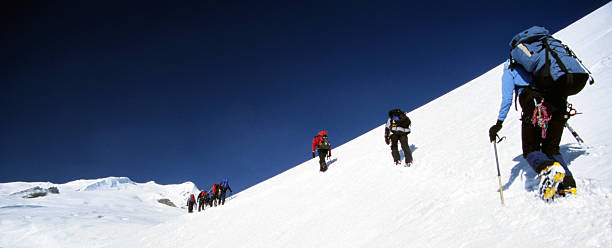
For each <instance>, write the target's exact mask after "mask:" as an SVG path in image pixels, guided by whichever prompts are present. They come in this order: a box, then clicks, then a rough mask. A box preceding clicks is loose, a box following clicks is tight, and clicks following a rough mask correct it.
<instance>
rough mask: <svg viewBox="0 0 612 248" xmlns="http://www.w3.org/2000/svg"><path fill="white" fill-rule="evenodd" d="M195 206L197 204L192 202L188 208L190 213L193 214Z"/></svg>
mask: <svg viewBox="0 0 612 248" xmlns="http://www.w3.org/2000/svg"><path fill="white" fill-rule="evenodd" d="M193 204H195V202H190V203H189V204H188V205H187V207H188V211H189V212H190V213H191V212H193Z"/></svg>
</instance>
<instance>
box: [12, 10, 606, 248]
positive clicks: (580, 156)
mask: <svg viewBox="0 0 612 248" xmlns="http://www.w3.org/2000/svg"><path fill="white" fill-rule="evenodd" d="M554 36H555V37H557V38H559V39H561V40H563V41H564V43H566V44H568V45H570V47H572V49H573V50H574V52H576V54H577V55H578V56H579V57H580V58H581V59H582V60H583V62H584V64H585V65H586V66H587V67H588V68H589V69H590V70H591V72H592V73H593V75H594V77H595V80H596V83H595V84H594V85H588V86H587V87H586V88H585V89H584V90H583V91H582V92H581V93H580V94H579V95H577V96H572V97H570V99H569V100H570V102H571V103H573V104H574V107H575V108H577V109H578V110H579V112H582V113H584V114H581V115H578V116H575V117H574V118H572V119H571V120H570V121H569V123H570V125H572V127H574V128H575V129H576V131H577V132H578V133H579V134H580V136H581V137H582V138H583V139H584V141H585V144H584V145H583V146H580V145H579V144H578V143H577V142H576V140H575V139H574V137H573V136H572V135H571V134H570V133H569V132H567V131H566V132H565V133H564V137H563V139H562V142H561V151H562V153H563V155H564V157H565V159H566V160H567V161H568V162H570V169H571V171H572V172H573V173H574V177H575V179H576V181H577V186H578V195H577V196H575V197H571V198H566V199H559V200H556V201H555V202H553V203H544V202H543V201H541V200H539V199H538V198H537V196H536V192H535V191H534V190H535V188H536V187H537V183H538V180H537V179H536V178H535V172H533V171H532V170H531V169H530V168H529V166H528V165H527V163H526V162H525V160H524V159H523V158H522V156H521V139H520V121H519V120H518V119H519V112H518V111H514V110H511V111H510V113H509V115H508V118H507V119H506V121H505V123H504V127H503V129H502V131H501V132H500V135H503V136H506V137H507V139H506V140H504V141H503V142H502V143H500V144H498V146H497V148H498V152H499V159H500V169H501V181H502V184H503V189H504V190H503V195H504V200H505V205H502V204H501V200H500V192H499V181H498V177H497V169H496V165H495V156H494V150H493V145H492V144H491V143H489V141H488V128H489V127H490V126H491V125H492V124H494V123H495V120H496V117H497V113H498V108H499V104H500V99H501V97H500V94H501V92H500V78H501V73H502V72H501V70H502V67H501V64H500V65H499V66H497V67H495V68H493V69H492V70H490V71H489V72H487V73H485V74H483V75H482V76H480V77H478V78H476V79H474V80H472V81H470V82H468V83H467V84H465V85H463V86H461V87H459V88H457V89H455V90H453V91H452V92H449V93H448V94H445V95H443V96H441V97H439V98H438V99H436V100H434V101H432V102H430V103H428V104H426V105H424V106H422V107H420V108H418V109H416V110H414V111H412V112H410V113H409V116H410V118H411V119H412V122H413V126H412V134H410V135H409V142H410V144H411V146H412V151H413V156H414V162H415V165H413V166H412V167H410V168H403V167H397V166H394V165H393V162H392V159H391V154H390V149H389V147H388V146H386V145H385V144H384V141H383V133H384V126H383V125H381V126H378V127H377V128H375V129H373V130H371V131H369V132H367V133H365V134H363V135H361V136H359V137H357V138H355V139H354V140H352V141H350V142H348V143H346V144H344V145H342V146H340V147H338V148H336V149H334V152H333V154H334V157H333V158H332V160H331V162H330V167H329V170H328V171H327V172H325V173H320V172H319V171H318V163H317V160H316V159H313V160H309V161H306V162H304V163H302V164H300V165H298V166H295V167H294V168H291V169H289V170H287V171H285V172H283V173H281V174H279V175H277V176H275V177H272V178H270V179H269V180H266V181H264V182H262V183H259V184H257V185H255V186H253V187H251V188H248V189H246V190H244V191H242V192H240V193H239V194H236V195H235V196H233V199H231V201H229V202H227V203H226V205H224V206H221V207H216V208H211V209H206V210H205V211H204V212H196V213H192V214H187V213H186V210H185V209H184V208H173V207H168V206H166V205H163V204H160V203H157V199H160V198H168V199H170V200H172V201H173V202H174V203H175V204H177V205H178V206H181V207H182V205H184V203H185V199H186V197H187V195H188V194H190V192H193V193H196V192H198V189H197V188H196V187H195V185H193V183H189V182H188V183H184V184H180V185H158V184H155V183H154V182H149V183H144V184H141V183H134V182H132V181H131V180H129V179H127V178H105V179H97V180H79V181H75V182H70V183H67V184H60V185H55V184H52V183H24V182H15V183H5V184H0V247H553V246H554V247H572V248H575V247H612V200H611V199H610V197H611V196H612V167H611V166H610V165H609V164H608V163H609V162H610V161H612V160H610V159H609V157H608V156H607V154H610V152H611V151H612V133H611V132H610V128H609V126H608V125H609V123H611V122H612V111H610V109H612V101H611V100H610V97H609V96H610V95H611V93H612V86H611V85H612V49H611V48H612V3H608V4H606V5H605V6H603V7H602V8H600V9H598V10H596V11H594V12H593V13H591V14H589V15H588V16H586V17H585V18H583V19H581V20H579V21H577V22H576V23H574V24H572V25H570V26H568V27H567V28H565V29H563V30H561V31H559V32H558V33H557V34H555V35H554ZM384 116H385V114H384V113H383V114H381V123H382V122H384V121H385V119H384ZM331 139H332V140H333V136H331ZM34 186H40V187H42V188H48V187H51V186H56V187H58V188H59V190H60V194H50V195H48V196H46V197H42V198H34V199H24V198H21V197H19V196H16V195H11V194H12V193H15V192H19V191H22V190H25V189H28V188H32V187H34Z"/></svg>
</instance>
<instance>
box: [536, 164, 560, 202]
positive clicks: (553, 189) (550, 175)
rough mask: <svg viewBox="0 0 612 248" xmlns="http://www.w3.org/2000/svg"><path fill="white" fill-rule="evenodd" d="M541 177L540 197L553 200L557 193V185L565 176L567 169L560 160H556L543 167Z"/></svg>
mask: <svg viewBox="0 0 612 248" xmlns="http://www.w3.org/2000/svg"><path fill="white" fill-rule="evenodd" d="M539 177H540V187H539V188H540V198H542V200H544V201H549V200H552V198H553V197H554V196H555V193H557V187H558V186H559V183H561V182H562V181H563V178H564V177H565V170H564V169H563V167H562V166H561V165H560V164H559V163H558V162H554V163H553V164H551V165H549V166H547V167H546V168H545V169H543V170H542V171H541V172H540V174H539Z"/></svg>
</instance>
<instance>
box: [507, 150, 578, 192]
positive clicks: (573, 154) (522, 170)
mask: <svg viewBox="0 0 612 248" xmlns="http://www.w3.org/2000/svg"><path fill="white" fill-rule="evenodd" d="M559 148H560V149H559V150H560V152H561V155H562V156H563V159H565V162H566V163H567V166H568V168H569V167H570V166H571V165H572V161H574V160H575V159H576V158H578V157H580V156H582V155H584V154H588V153H587V151H586V150H585V149H584V148H582V147H580V146H578V145H576V144H566V145H562V146H561V147H559ZM512 161H515V162H518V164H516V165H515V166H514V167H513V168H512V170H510V178H508V182H507V183H506V184H504V185H503V187H502V188H503V190H507V189H508V188H510V186H511V185H512V184H513V183H514V181H516V179H517V178H518V177H519V176H524V177H525V190H527V191H534V190H537V189H538V185H539V183H540V181H539V179H538V178H537V176H538V174H536V172H535V171H534V170H533V169H532V168H531V166H529V164H528V163H527V160H525V159H524V158H523V154H520V155H518V156H516V157H515V158H514V159H513V160H512ZM497 191H498V192H499V189H498V190H497Z"/></svg>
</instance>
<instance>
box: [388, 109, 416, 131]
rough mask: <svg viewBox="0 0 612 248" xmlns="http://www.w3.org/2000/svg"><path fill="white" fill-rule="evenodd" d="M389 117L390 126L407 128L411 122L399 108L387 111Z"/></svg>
mask: <svg viewBox="0 0 612 248" xmlns="http://www.w3.org/2000/svg"><path fill="white" fill-rule="evenodd" d="M389 118H391V127H403V128H409V127H410V124H412V122H411V121H410V118H408V116H406V114H405V113H404V111H402V110H400V109H393V110H391V111H389Z"/></svg>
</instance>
